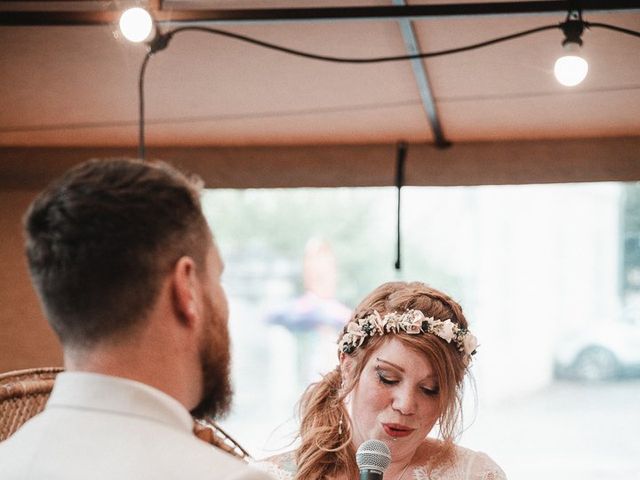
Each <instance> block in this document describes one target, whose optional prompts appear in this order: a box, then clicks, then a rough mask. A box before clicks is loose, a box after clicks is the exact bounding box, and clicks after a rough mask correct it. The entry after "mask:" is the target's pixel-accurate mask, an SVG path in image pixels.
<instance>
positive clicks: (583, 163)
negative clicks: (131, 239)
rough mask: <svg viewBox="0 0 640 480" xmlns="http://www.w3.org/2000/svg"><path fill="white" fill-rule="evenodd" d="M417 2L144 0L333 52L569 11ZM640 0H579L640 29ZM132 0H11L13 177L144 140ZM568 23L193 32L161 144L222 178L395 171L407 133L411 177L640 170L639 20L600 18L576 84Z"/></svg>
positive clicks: (24, 178) (435, 181) (171, 72)
mask: <svg viewBox="0 0 640 480" xmlns="http://www.w3.org/2000/svg"><path fill="white" fill-rule="evenodd" d="M404 3H406V2H403V1H397V0H396V1H392V0H389V1H382V0H377V1H374V0H349V1H330V0H329V1H327V0H322V1H319V0H315V1H314V0H295V1H294V0H289V1H286V0H270V1H268V0H234V1H229V0H209V1H206V2H204V1H201V2H198V1H195V2H194V1H190V0H171V1H161V2H158V1H150V2H147V4H148V6H149V7H150V10H151V11H152V12H154V16H155V17H156V19H157V20H160V21H161V23H160V27H159V29H160V30H161V31H164V32H166V31H168V30H170V29H171V28H175V27H177V26H185V25H191V26H193V25H200V26H208V27H212V28H218V29H221V30H225V31H228V32H233V33H236V34H242V35H247V36H250V37H252V38H255V39H259V40H262V41H265V42H271V43H274V44H278V45H282V46H286V47H288V48H292V49H297V50H302V51H306V52H311V53H314V54H319V55H331V56H339V57H380V56H393V55H405V54H407V53H408V52H411V48H418V49H419V50H421V51H424V52H433V51H438V50H443V49H449V48H456V47H461V46H465V45H469V44H474V43H478V42H482V41H485V40H489V39H492V38H496V37H500V36H504V35H509V34H512V33H516V32H520V31H523V30H527V29H532V28H536V27H539V26H543V25H553V24H559V23H560V22H563V21H564V20H565V17H566V15H567V12H566V11H563V10H562V8H560V7H561V6H562V5H565V4H566V5H568V4H569V3H570V2H553V1H548V2H526V1H525V2H499V3H491V4H489V3H480V2H467V3H465V4H464V5H462V2H450V1H449V2H445V1H441V2H409V6H408V7H406V6H403V4H404ZM577 3H581V2H577ZM634 3H636V4H637V2H616V1H608V2H597V1H595V2H594V1H592V2H582V4H583V5H587V6H589V5H590V6H591V7H590V8H586V7H585V8H584V9H583V11H582V15H583V18H584V20H585V21H588V22H591V23H607V24H612V25H616V26H618V27H622V28H626V29H630V30H635V31H638V30H640V7H638V8H633V4H634ZM142 4H143V5H144V4H145V2H142ZM539 4H547V5H546V6H545V5H541V6H540V5H539ZM603 5H606V7H603ZM124 6H125V3H124V2H111V1H82V0H71V1H64V2H58V1H36V2H33V1H18V2H17V1H4V2H1V3H0V44H1V45H2V47H0V64H1V66H2V75H0V92H1V95H0V96H1V98H2V108H1V109H0V187H4V188H21V187H27V188H39V187H40V186H41V185H42V184H43V183H44V182H45V181H46V180H48V179H49V178H51V177H52V176H53V175H55V174H56V173H58V172H60V171H62V170H64V169H65V168H66V167H67V166H68V165H70V164H72V163H75V162H78V161H81V160H84V159H86V158H90V157H102V156H118V155H126V156H136V155H137V146H138V75H139V69H140V65H141V63H142V60H143V58H144V56H145V53H146V47H145V46H144V45H134V44H131V43H129V42H127V41H125V40H124V39H122V38H118V35H117V31H116V25H115V23H114V22H115V21H116V20H117V18H118V15H119V11H120V10H122V8H123V7H124ZM334 6H335V7H339V8H333V9H328V8H327V7H334ZM474 6H475V9H474ZM294 7H295V8H294ZM370 7H375V8H370ZM383 7H384V8H383ZM390 7H391V8H390ZM412 7H413V8H414V9H413V10H411V8H412ZM417 7H421V8H423V9H422V10H419V9H418V10H416V8H417ZM436 7H438V8H440V10H437V9H436ZM463 7H464V8H466V10H465V9H464V8H463ZM508 7H510V8H511V9H512V10H513V11H512V12H507V11H506V10H508ZM534 7H536V8H537V11H534V10H536V8H534ZM231 8H233V9H234V10H229V9H231ZM483 8H484V9H485V10H484V11H485V12H487V11H492V12H494V13H492V14H488V13H483V12H482V9H483ZM491 8H492V9H493V10H491ZM403 9H404V10H403ZM500 9H503V10H505V11H504V12H501V13H500V12H499V10H500ZM518 9H519V10H521V11H515V10H518ZM545 10H546V11H545ZM438 11H439V12H441V14H436V13H437V12H438ZM496 12H497V13H496ZM296 13H297V15H298V16H297V18H295V17H296V15H294V14H296ZM331 13H332V15H331ZM418 13H422V14H420V15H418ZM498 13H500V14H498ZM287 15H288V16H287ZM305 15H306V16H305ZM314 15H315V16H314ZM176 19H181V20H182V21H183V23H178V22H176ZM204 19H209V21H204ZM212 19H213V20H212ZM186 21H188V23H185V22H186ZM194 22H195V23H194ZM52 24H55V25H52ZM563 38H564V36H563V33H562V31H561V30H560V29H551V30H546V31H542V32H539V33H535V34H532V35H528V36H524V37H521V38H517V39H513V40H510V41H508V42H503V43H498V44H495V45H491V46H488V47H485V48H481V49H476V50H472V51H468V52H463V53H457V54H454V55H447V56H440V57H435V58H429V59H426V60H421V61H418V62H414V63H412V62H410V61H401V62H388V63H374V64H345V63H328V62H321V61H318V60H312V59H307V58H300V57H296V56H292V55H288V54H285V53H282V52H278V51H273V50H269V49H265V48H262V47H259V46H256V45H252V44H249V43H246V42H243V41H239V40H237V39H233V38H228V37H224V36H220V35H210V34H207V33H204V32H199V31H195V32H194V31H188V32H181V33H179V34H176V35H175V37H174V38H173V39H172V40H171V42H170V44H169V46H168V47H167V48H166V49H165V50H163V51H160V52H158V53H157V54H155V55H153V56H152V57H151V59H150V61H149V63H148V67H147V70H146V75H145V100H146V105H145V106H146V112H145V118H146V129H145V133H146V142H145V143H146V146H147V158H162V159H166V160H170V161H173V162H175V163H178V164H181V165H184V166H186V167H187V168H188V169H190V170H193V171H196V172H198V173H200V174H201V175H202V176H203V177H204V179H205V181H206V182H207V185H208V186H211V187H240V188H245V187H282V186H290V187H293V186H340V185H352V186H365V185H393V184H394V183H395V181H396V158H397V145H398V143H399V142H404V143H406V145H407V149H406V174H405V182H406V184H409V185H477V184H505V183H545V182H565V181H566V182H576V181H577V182H582V181H602V180H626V181H629V180H638V179H640V154H639V153H638V152H640V83H639V80H638V79H639V78H640V38H637V37H633V36H631V35H626V34H623V33H620V32H617V31H612V30H608V29H604V28H589V29H587V30H586V31H585V32H584V34H583V36H582V39H583V41H584V46H583V48H582V52H583V54H584V56H585V58H587V59H588V61H589V65H590V71H589V74H588V76H587V79H586V80H585V81H584V82H583V83H582V84H581V85H579V86H577V87H573V88H569V87H564V86H562V85H560V84H559V83H558V82H557V81H556V80H555V78H554V76H553V72H552V70H553V63H554V61H555V60H556V58H557V57H558V56H560V55H561V54H562V53H563V49H562V46H561V43H562V40H563ZM446 143H450V144H451V146H449V147H445V148H442V145H443V144H446ZM438 145H440V146H438Z"/></svg>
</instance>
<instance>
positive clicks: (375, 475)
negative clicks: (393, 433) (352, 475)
mask: <svg viewBox="0 0 640 480" xmlns="http://www.w3.org/2000/svg"><path fill="white" fill-rule="evenodd" d="M356 463H357V464H358V469H359V470H360V480H382V475H383V473H384V471H385V470H386V469H387V467H388V466H389V464H390V463H391V450H389V447H387V445H386V444H385V443H384V442H381V441H380V440H367V441H366V442H363V443H362V445H360V446H359V447H358V451H357V452H356Z"/></svg>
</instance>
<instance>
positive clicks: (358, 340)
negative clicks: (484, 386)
mask: <svg viewBox="0 0 640 480" xmlns="http://www.w3.org/2000/svg"><path fill="white" fill-rule="evenodd" d="M402 332H404V333H408V334H409V335H418V334H421V333H431V334H433V335H435V336H436V337H440V338H441V339H443V340H444V341H445V342H447V343H451V342H454V343H455V344H456V346H457V347H458V350H459V351H460V352H462V354H463V355H464V357H465V359H466V361H467V362H468V361H469V360H471V356H472V355H475V353H476V347H477V346H478V340H477V339H476V337H475V335H473V334H472V333H471V332H470V331H469V330H466V329H464V328H460V327H459V326H458V325H457V324H456V323H454V322H452V321H451V320H450V319H446V320H436V319H434V318H433V317H425V315H424V313H422V312H421V311H420V310H407V311H405V312H404V313H397V312H393V313H387V314H386V315H385V316H384V317H382V316H380V314H379V313H378V312H377V311H376V310H374V311H373V313H371V314H369V315H367V316H366V317H364V318H359V319H357V320H352V321H351V322H349V323H348V324H347V327H346V329H345V332H344V334H343V335H342V338H341V339H340V340H339V341H338V350H339V351H340V352H343V353H352V352H353V351H354V350H355V349H356V348H358V347H360V346H361V345H362V344H363V343H364V341H365V340H366V339H367V337H373V336H374V335H384V334H386V333H402Z"/></svg>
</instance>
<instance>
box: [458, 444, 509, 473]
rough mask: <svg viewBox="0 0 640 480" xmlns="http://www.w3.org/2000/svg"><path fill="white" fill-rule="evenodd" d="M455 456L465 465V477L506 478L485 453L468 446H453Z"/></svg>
mask: <svg viewBox="0 0 640 480" xmlns="http://www.w3.org/2000/svg"><path fill="white" fill-rule="evenodd" d="M455 452H456V457H457V458H459V459H460V461H461V463H462V464H464V465H465V467H466V472H467V475H466V477H465V478H473V479H476V478H477V479H483V480H506V478H507V476H506V475H505V473H504V471H503V470H502V468H500V466H499V465H498V464H497V463H496V462H495V461H494V460H493V459H492V458H491V457H490V456H489V455H487V454H486V453H484V452H478V451H476V450H471V449H470V448H465V447H461V446H460V445H456V446H455Z"/></svg>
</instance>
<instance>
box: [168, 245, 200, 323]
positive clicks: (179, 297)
mask: <svg viewBox="0 0 640 480" xmlns="http://www.w3.org/2000/svg"><path fill="white" fill-rule="evenodd" d="M172 277H173V278H172V290H173V307H174V309H175V312H176V314H177V316H178V318H180V319H181V320H182V321H183V322H185V324H187V325H195V324H196V323H197V321H198V318H199V305H198V295H197V291H198V290H197V289H198V288H199V281H198V276H197V272H196V264H195V262H194V261H193V259H192V258H191V257H186V256H185V257H181V258H180V259H179V260H178V261H177V262H176V264H175V265H174V267H173V273H172Z"/></svg>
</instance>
